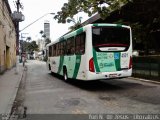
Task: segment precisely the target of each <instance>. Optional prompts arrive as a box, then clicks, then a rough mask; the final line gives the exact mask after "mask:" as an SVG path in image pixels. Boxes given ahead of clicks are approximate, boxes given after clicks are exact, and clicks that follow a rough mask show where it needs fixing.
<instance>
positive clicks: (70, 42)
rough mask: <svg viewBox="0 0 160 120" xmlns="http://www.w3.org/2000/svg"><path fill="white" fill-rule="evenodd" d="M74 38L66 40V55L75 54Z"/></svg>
mask: <svg viewBox="0 0 160 120" xmlns="http://www.w3.org/2000/svg"><path fill="white" fill-rule="evenodd" d="M74 44H75V42H74V37H72V38H69V39H68V40H67V55H73V54H74V53H75V45H74Z"/></svg>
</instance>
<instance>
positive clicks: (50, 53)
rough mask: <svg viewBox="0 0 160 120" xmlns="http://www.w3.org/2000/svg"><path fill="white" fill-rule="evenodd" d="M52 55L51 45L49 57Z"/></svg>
mask: <svg viewBox="0 0 160 120" xmlns="http://www.w3.org/2000/svg"><path fill="white" fill-rule="evenodd" d="M51 56H52V46H49V57H51Z"/></svg>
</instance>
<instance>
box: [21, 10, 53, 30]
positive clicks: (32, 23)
mask: <svg viewBox="0 0 160 120" xmlns="http://www.w3.org/2000/svg"><path fill="white" fill-rule="evenodd" d="M48 14H51V15H54V14H55V13H46V14H44V15H43V16H41V17H39V18H38V19H36V20H35V21H33V22H32V23H30V24H29V25H27V26H26V27H24V28H23V29H22V30H19V32H22V31H23V30H25V29H26V28H28V27H29V26H31V25H32V24H34V23H35V22H37V21H38V20H40V19H42V18H43V17H45V16H47V15H48Z"/></svg>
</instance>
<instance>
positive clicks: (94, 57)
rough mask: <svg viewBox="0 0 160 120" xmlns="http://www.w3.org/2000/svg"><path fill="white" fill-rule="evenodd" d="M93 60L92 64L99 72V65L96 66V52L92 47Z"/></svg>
mask: <svg viewBox="0 0 160 120" xmlns="http://www.w3.org/2000/svg"><path fill="white" fill-rule="evenodd" d="M93 60H94V65H95V68H96V72H100V69H99V66H98V61H97V54H96V51H95V49H94V48H93Z"/></svg>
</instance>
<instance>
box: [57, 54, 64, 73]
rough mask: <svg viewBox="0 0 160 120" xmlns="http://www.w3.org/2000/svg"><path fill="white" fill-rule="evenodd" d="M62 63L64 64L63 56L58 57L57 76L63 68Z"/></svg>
mask: <svg viewBox="0 0 160 120" xmlns="http://www.w3.org/2000/svg"><path fill="white" fill-rule="evenodd" d="M63 62H64V56H60V60H59V68H58V72H57V73H58V74H60V72H61V70H62V67H63Z"/></svg>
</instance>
